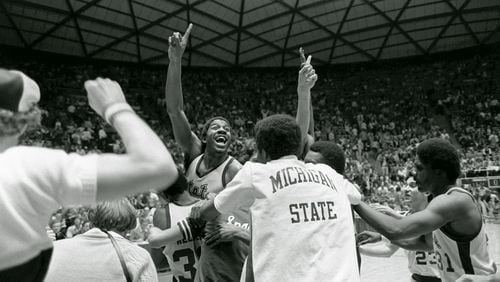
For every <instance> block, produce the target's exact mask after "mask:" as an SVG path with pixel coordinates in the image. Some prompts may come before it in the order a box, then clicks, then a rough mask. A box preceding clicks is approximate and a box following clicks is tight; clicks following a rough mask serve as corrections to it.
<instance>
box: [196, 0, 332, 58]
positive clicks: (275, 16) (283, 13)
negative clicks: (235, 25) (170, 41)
mask: <svg viewBox="0 0 500 282" xmlns="http://www.w3.org/2000/svg"><path fill="white" fill-rule="evenodd" d="M330 1H331V0H321V1H318V2H314V3H312V4H309V5H304V6H302V8H303V9H307V8H313V7H316V6H318V5H321V4H324V3H327V2H330ZM270 3H272V2H270ZM269 5H270V4H266V5H264V6H266V7H267V6H269ZM264 6H263V7H264ZM256 9H257V8H254V9H252V10H256ZM248 12H249V11H246V13H248ZM290 13H291V11H289V10H287V11H284V12H281V13H277V14H274V15H272V16H270V17H266V18H263V19H261V20H258V21H255V22H252V23H250V24H247V25H245V27H244V28H245V30H249V29H250V28H252V27H255V26H258V25H261V24H263V23H265V22H268V21H272V20H274V19H277V18H280V17H282V16H286V15H288V14H290ZM236 32H238V31H237V30H236V29H233V30H230V31H228V32H226V33H222V34H220V35H218V36H216V37H214V38H211V39H209V40H206V41H203V42H201V43H199V44H198V45H196V46H193V48H201V47H203V46H206V45H210V44H212V42H215V41H218V40H220V39H222V38H226V37H229V36H231V35H233V34H235V33H236ZM257 35H260V34H257Z"/></svg>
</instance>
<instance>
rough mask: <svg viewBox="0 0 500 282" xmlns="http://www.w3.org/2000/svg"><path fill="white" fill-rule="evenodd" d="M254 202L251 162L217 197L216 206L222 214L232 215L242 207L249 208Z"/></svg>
mask: <svg viewBox="0 0 500 282" xmlns="http://www.w3.org/2000/svg"><path fill="white" fill-rule="evenodd" d="M254 200H255V193H254V190H253V185H252V169H251V162H247V163H246V164H245V165H244V166H243V167H242V168H241V169H240V171H238V173H237V174H236V175H235V176H234V178H233V180H232V181H231V182H229V183H228V184H227V186H226V188H225V189H224V190H222V191H221V192H220V193H219V194H217V196H215V199H214V206H215V208H216V209H217V211H218V212H220V213H230V212H231V211H233V210H236V209H238V208H241V207H245V208H249V207H250V206H251V205H252V204H253V202H254Z"/></svg>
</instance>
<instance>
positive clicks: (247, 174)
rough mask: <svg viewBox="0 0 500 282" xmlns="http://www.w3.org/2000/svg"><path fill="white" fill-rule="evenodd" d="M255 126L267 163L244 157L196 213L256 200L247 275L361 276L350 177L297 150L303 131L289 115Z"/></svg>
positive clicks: (215, 211)
mask: <svg viewBox="0 0 500 282" xmlns="http://www.w3.org/2000/svg"><path fill="white" fill-rule="evenodd" d="M255 128H256V142H257V150H258V153H259V160H263V161H264V162H265V163H257V162H247V163H245V165H244V166H243V168H242V169H241V170H240V171H239V172H238V174H237V175H236V176H235V178H234V179H233V181H232V182H230V183H229V184H228V187H226V189H225V190H223V191H222V192H220V193H219V194H218V195H217V196H216V197H215V199H212V200H210V201H209V202H207V203H205V204H204V205H203V206H202V207H201V208H200V209H199V210H193V213H192V216H193V217H194V218H196V217H198V216H201V217H202V218H205V219H210V218H213V217H214V216H217V215H218V214H219V213H226V212H230V211H232V210H237V209H241V208H243V209H248V208H250V207H251V209H250V210H251V214H252V241H251V251H250V255H249V256H248V261H247V264H246V266H247V267H246V270H245V271H244V272H243V273H242V275H243V276H244V277H242V278H244V279H246V281H254V280H255V281H359V279H360V278H359V272H358V266H357V260H356V250H355V236H354V224H353V220H352V214H351V205H350V202H349V198H348V195H347V193H346V191H349V189H347V188H346V187H345V186H346V184H348V183H346V180H345V178H344V177H343V176H342V175H340V174H338V173H337V172H335V171H334V170H333V169H332V168H330V167H329V166H327V165H324V164H310V163H309V164H306V163H304V162H303V161H301V160H299V159H298V158H297V156H296V154H297V152H298V150H299V147H300V146H301V133H300V128H299V126H298V124H297V122H296V121H295V119H293V118H292V117H291V116H287V115H273V116H270V117H267V118H265V119H263V120H261V121H259V122H257V124H256V126H255ZM339 242H342V243H341V244H339ZM242 281H245V280H243V279H242Z"/></svg>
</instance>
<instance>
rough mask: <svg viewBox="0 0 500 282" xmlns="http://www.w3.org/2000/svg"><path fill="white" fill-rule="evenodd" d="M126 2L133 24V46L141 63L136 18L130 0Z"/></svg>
mask: <svg viewBox="0 0 500 282" xmlns="http://www.w3.org/2000/svg"><path fill="white" fill-rule="evenodd" d="M127 2H128V8H129V10H130V17H131V18H132V23H133V25H134V30H135V46H136V52H137V62H138V63H141V62H142V56H141V41H140V39H139V32H137V20H136V19H135V11H134V6H133V5H132V0H128V1H127Z"/></svg>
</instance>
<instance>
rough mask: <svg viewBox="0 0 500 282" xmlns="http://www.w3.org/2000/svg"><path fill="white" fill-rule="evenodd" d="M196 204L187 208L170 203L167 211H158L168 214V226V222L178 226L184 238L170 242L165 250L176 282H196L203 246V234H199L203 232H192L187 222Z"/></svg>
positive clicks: (164, 252)
mask: <svg viewBox="0 0 500 282" xmlns="http://www.w3.org/2000/svg"><path fill="white" fill-rule="evenodd" d="M196 204H197V202H195V203H193V204H191V205H187V206H179V205H177V204H175V203H169V204H168V206H167V208H166V209H165V210H163V209H160V210H159V211H157V212H166V216H167V225H168V222H172V223H174V224H177V226H179V228H180V230H181V232H182V234H183V237H184V239H182V240H178V241H176V242H169V243H168V244H167V245H165V248H164V250H163V254H164V255H165V256H166V257H167V260H168V265H169V266H170V269H171V270H172V275H173V277H174V279H175V280H174V281H194V279H195V276H196V269H197V268H198V258H199V256H200V246H201V236H200V235H201V234H197V233H201V232H195V230H192V229H191V228H190V226H189V224H188V222H187V220H186V218H187V217H189V214H190V212H191V208H192V207H193V206H194V205H196Z"/></svg>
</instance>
